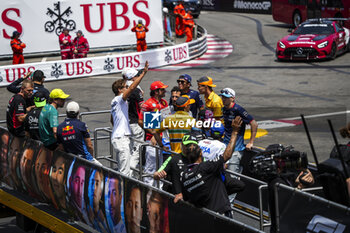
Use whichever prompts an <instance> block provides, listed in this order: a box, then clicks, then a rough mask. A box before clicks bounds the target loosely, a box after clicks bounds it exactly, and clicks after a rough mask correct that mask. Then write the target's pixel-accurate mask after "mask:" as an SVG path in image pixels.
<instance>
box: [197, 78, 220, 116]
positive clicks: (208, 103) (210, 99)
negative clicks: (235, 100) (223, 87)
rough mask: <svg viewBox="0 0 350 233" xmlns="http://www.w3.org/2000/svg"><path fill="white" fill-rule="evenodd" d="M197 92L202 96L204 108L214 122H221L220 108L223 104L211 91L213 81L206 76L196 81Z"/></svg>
mask: <svg viewBox="0 0 350 233" xmlns="http://www.w3.org/2000/svg"><path fill="white" fill-rule="evenodd" d="M197 83H198V91H199V93H200V94H202V95H204V98H205V107H206V108H208V109H210V110H211V111H212V112H213V114H214V118H215V119H216V120H221V118H222V107H223V103H222V100H221V98H220V97H219V96H218V95H217V94H216V93H215V92H214V91H213V87H216V85H214V84H213V79H212V78H210V77H208V76H206V77H202V78H200V79H199V80H197Z"/></svg>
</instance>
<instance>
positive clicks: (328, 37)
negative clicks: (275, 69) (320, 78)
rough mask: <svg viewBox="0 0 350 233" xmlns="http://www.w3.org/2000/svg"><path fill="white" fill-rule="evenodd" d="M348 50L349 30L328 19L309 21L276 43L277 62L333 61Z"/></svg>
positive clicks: (349, 46)
mask: <svg viewBox="0 0 350 233" xmlns="http://www.w3.org/2000/svg"><path fill="white" fill-rule="evenodd" d="M349 50H350V45H349V29H347V28H344V27H341V26H339V24H338V23H337V22H335V21H331V20H328V19H310V20H308V21H306V22H304V23H302V24H300V25H299V26H298V27H297V28H296V29H295V30H294V31H293V32H292V33H291V34H289V35H288V36H285V37H283V38H282V39H281V40H279V41H278V42H277V47H276V57H277V60H279V61H280V60H311V59H324V58H329V59H334V58H335V57H336V56H337V55H339V54H341V53H344V52H346V51H349Z"/></svg>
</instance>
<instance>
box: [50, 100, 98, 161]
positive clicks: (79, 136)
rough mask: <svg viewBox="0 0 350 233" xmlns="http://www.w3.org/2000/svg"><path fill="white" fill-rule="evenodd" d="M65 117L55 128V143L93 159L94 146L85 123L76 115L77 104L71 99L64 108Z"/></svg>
mask: <svg viewBox="0 0 350 233" xmlns="http://www.w3.org/2000/svg"><path fill="white" fill-rule="evenodd" d="M66 113H67V118H66V119H64V121H63V122H62V123H61V124H59V126H58V128H57V143H58V144H61V145H62V146H63V148H64V151H65V152H67V153H72V154H75V155H79V156H81V157H83V158H84V159H87V160H93V156H94V148H93V146H92V142H91V138H90V133H89V130H88V128H87V125H86V124H85V123H84V122H81V121H80V120H79V119H78V118H77V117H78V115H79V104H78V103H77V102H74V101H71V102H69V103H68V104H67V108H66Z"/></svg>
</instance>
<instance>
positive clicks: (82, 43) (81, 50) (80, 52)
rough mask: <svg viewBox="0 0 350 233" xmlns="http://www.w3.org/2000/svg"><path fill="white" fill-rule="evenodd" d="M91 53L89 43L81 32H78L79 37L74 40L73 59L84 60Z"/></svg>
mask: <svg viewBox="0 0 350 233" xmlns="http://www.w3.org/2000/svg"><path fill="white" fill-rule="evenodd" d="M88 52H89V42H88V41H87V39H86V38H85V37H84V35H83V32H82V31H81V30H78V31H77V37H75V38H74V40H73V57H74V58H83V57H87V53H88Z"/></svg>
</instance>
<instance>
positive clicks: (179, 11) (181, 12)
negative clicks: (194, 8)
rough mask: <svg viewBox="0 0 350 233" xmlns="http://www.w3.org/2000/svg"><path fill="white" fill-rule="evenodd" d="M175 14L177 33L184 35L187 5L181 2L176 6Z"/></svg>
mask: <svg viewBox="0 0 350 233" xmlns="http://www.w3.org/2000/svg"><path fill="white" fill-rule="evenodd" d="M174 14H175V15H176V19H175V33H176V35H177V36H182V35H183V34H184V25H183V23H182V22H183V21H182V17H183V16H184V15H185V14H186V11H185V7H184V6H183V5H182V3H179V4H178V5H176V6H175V7H174Z"/></svg>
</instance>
